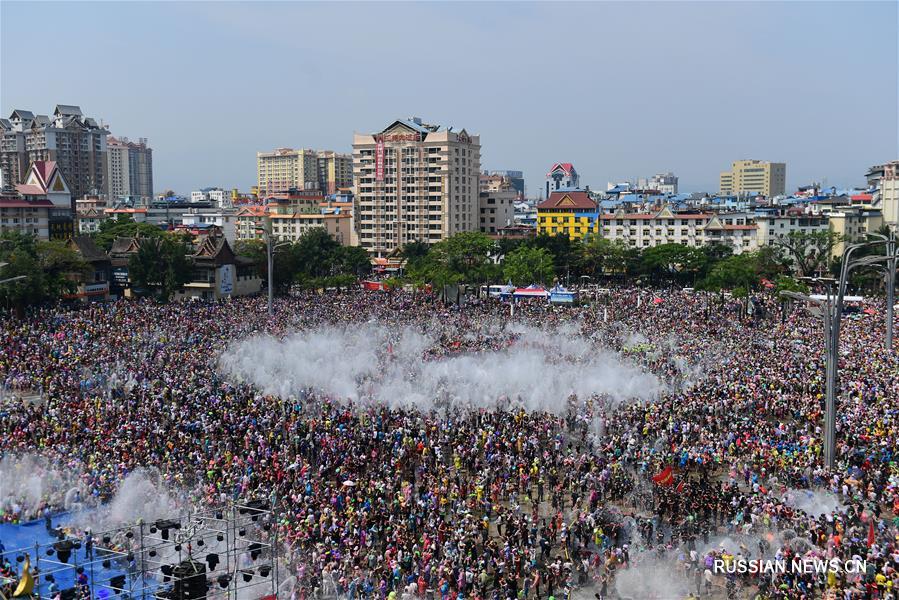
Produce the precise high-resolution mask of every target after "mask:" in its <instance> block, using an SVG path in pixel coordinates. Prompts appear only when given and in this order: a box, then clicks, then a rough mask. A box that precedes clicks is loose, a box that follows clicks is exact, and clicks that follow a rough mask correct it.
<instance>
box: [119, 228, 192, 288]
mask: <svg viewBox="0 0 899 600" xmlns="http://www.w3.org/2000/svg"><path fill="white" fill-rule="evenodd" d="M189 252H190V246H189V244H188V243H187V240H186V239H185V238H184V236H175V235H165V236H160V237H152V238H147V239H145V240H143V241H141V244H140V248H139V249H138V251H137V252H136V253H135V254H133V255H132V256H131V259H130V260H129V262H128V276H129V278H130V279H131V285H132V289H134V290H135V291H139V290H146V291H147V292H149V291H152V292H154V293H155V295H156V297H157V298H158V299H159V300H160V301H161V302H168V301H169V299H170V298H171V297H172V295H173V294H174V293H175V292H177V291H178V290H180V289H181V287H182V286H183V285H184V284H185V283H186V282H187V281H189V280H190V276H191V270H192V268H193V266H192V265H191V262H190V259H189V258H188V256H187V255H188V253H189Z"/></svg>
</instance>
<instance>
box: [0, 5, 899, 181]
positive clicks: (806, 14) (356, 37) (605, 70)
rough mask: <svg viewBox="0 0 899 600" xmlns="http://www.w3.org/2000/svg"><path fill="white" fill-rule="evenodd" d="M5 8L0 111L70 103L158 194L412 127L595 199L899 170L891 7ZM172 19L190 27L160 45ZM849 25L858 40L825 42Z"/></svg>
mask: <svg viewBox="0 0 899 600" xmlns="http://www.w3.org/2000/svg"><path fill="white" fill-rule="evenodd" d="M348 7H352V10H348ZM649 10H651V11H653V12H652V13H649V12H648V11H649ZM0 11H2V17H3V18H2V36H0V37H2V46H0V47H2V63H0V64H2V72H3V76H2V86H0V108H2V114H0V116H3V117H6V116H8V115H9V113H11V112H12V110H14V109H25V110H31V111H33V112H35V113H36V114H38V113H40V114H47V113H49V112H50V111H52V108H53V106H55V105H56V104H73V105H78V106H81V107H82V109H83V110H84V112H85V114H89V115H92V116H94V117H95V118H97V119H98V120H99V119H103V121H104V122H105V123H106V124H107V125H108V127H109V129H110V132H111V133H112V134H113V135H115V136H118V137H130V138H132V139H136V138H141V137H146V138H149V143H150V145H151V146H152V147H153V163H154V187H155V188H156V190H157V191H163V190H165V189H174V190H176V191H177V192H179V193H182V194H184V193H189V192H190V191H191V190H192V189H199V188H201V187H206V186H211V185H214V186H221V187H225V188H232V187H238V188H240V189H241V190H246V189H248V188H249V187H250V186H251V185H254V184H255V183H256V181H255V179H256V153H257V152H265V151H271V150H273V149H275V148H279V147H293V148H323V149H330V150H334V151H337V152H349V151H350V149H351V146H352V140H353V134H354V133H360V134H370V133H372V132H375V131H378V130H379V129H380V128H381V127H383V126H384V124H385V123H388V122H391V121H393V120H394V119H397V118H405V117H410V116H418V117H421V118H422V119H423V120H425V121H426V122H431V123H435V124H440V125H444V126H455V127H457V128H461V127H465V128H466V129H467V131H469V132H470V133H472V134H476V135H480V137H481V140H482V146H483V148H482V155H483V158H482V161H481V167H482V168H483V169H487V170H496V169H516V170H522V171H524V175H525V180H526V183H527V187H528V194H529V195H531V196H534V195H536V194H537V192H538V190H540V189H541V187H542V186H543V181H544V178H545V175H546V172H547V171H548V170H549V168H550V167H551V166H552V165H553V164H554V163H556V162H571V163H573V164H574V165H575V166H576V167H577V169H578V172H579V173H580V174H581V183H582V185H590V186H591V187H592V188H595V189H604V187H605V184H606V182H607V181H621V180H636V179H637V178H639V177H649V176H651V175H653V174H654V173H659V172H666V171H672V172H674V173H675V174H676V175H677V176H678V177H679V178H680V189H681V190H682V191H700V190H701V191H708V192H715V191H716V190H717V187H718V183H717V180H718V174H719V173H720V172H721V171H723V170H726V169H728V168H729V166H730V165H731V163H732V162H733V161H736V160H740V159H750V158H751V159H760V160H766V161H772V162H785V163H786V164H787V182H786V191H787V192H788V193H789V192H791V191H793V190H795V188H796V186H798V185H803V184H808V183H811V182H812V181H818V182H822V183H826V185H828V186H830V185H834V186H837V187H848V186H854V185H863V184H864V171H865V169H866V168H867V167H869V166H870V165H872V164H875V163H880V162H885V161H888V160H891V159H894V158H896V156H897V155H899V150H897V76H896V73H897V68H896V66H897V53H896V38H897V35H896V32H897V19H896V16H897V7H896V4H895V3H886V2H884V3H852V4H848V3H792V4H782V3H770V2H765V3H674V2H671V3H654V4H653V3H648V4H643V3H629V4H622V3H602V4H563V3H559V4H556V3H553V4H538V3H526V4H510V3H500V4H463V5H458V4H349V5H348V4H341V5H338V6H334V5H326V4H317V3H307V4H284V3H264V4H254V5H249V4H244V3H178V4H176V3H171V4H150V3H129V4H110V3H99V4H91V3H71V4H58V3H35V4H25V3H18V2H3V3H2V4H0ZM49 14H53V15H54V18H53V19H46V18H42V16H43V17H46V16H47V15H49ZM650 14H651V15H652V16H651V18H650V16H649V15H650ZM36 18H41V21H42V22H43V23H46V28H47V29H46V31H45V34H46V35H48V36H53V37H54V39H56V40H57V41H58V42H59V43H58V44H53V45H48V46H47V47H41V45H40V44H37V45H35V44H30V43H28V39H29V38H28V36H29V35H31V34H30V33H29V30H28V29H26V28H22V27H18V26H17V24H19V23H26V22H31V21H33V20H34V19H36ZM404 20H408V21H409V22H415V23H429V22H434V23H439V24H440V27H434V28H432V29H431V30H429V29H428V28H427V27H424V34H422V31H421V30H420V31H418V32H417V34H416V36H414V37H410V36H407V35H406V34H398V33H397V32H401V31H402V30H403V27H405V26H401V25H399V24H401V23H402V22H403V21H404ZM674 22H676V23H678V27H677V30H669V29H668V28H669V25H667V23H674ZM173 23H175V24H189V25H190V27H189V28H185V29H183V30H177V31H176V32H175V33H176V35H166V36H160V35H158V34H159V33H160V32H163V31H167V30H169V28H170V27H171V25H172V24H173ZM308 23H339V25H338V26H337V28H336V29H337V31H335V30H334V29H335V28H334V27H331V28H324V27H317V26H312V27H306V26H305V25H306V24H308ZM372 24H374V25H376V26H375V27H372ZM497 24H500V25H501V24H506V25H507V27H505V28H503V27H498V26H497ZM75 25H77V26H75ZM852 31H856V32H862V31H864V33H865V35H859V36H855V37H853V39H852V43H851V44H846V43H839V42H838V40H839V37H840V36H845V35H846V34H847V33H849V32H852ZM560 32H564V35H558V34H559V33H560ZM337 33H339V34H340V35H335V34H337ZM76 36H77V37H76ZM157 40H160V41H159V42H157ZM25 44H29V45H28V48H29V51H28V53H29V61H33V62H34V63H35V64H57V63H58V62H59V61H58V55H57V53H56V49H57V48H59V47H62V46H64V47H66V48H67V56H68V57H69V59H70V60H69V61H67V62H70V63H73V64H78V63H79V61H80V62H82V63H84V64H88V63H91V64H95V65H96V68H95V73H101V74H103V77H105V82H104V85H97V79H96V77H95V76H94V75H92V76H90V77H87V76H85V73H84V71H83V70H81V69H65V68H56V69H55V70H54V73H53V76H52V77H43V78H34V80H30V79H28V78H27V77H26V75H25V73H24V68H23V67H22V66H21V61H20V60H19V59H18V58H16V59H15V62H13V61H14V58H13V57H14V56H21V53H20V52H18V51H16V49H17V48H18V49H20V48H22V47H25ZM110 47H123V48H127V49H128V52H122V53H117V52H109V51H108V49H109V48H110ZM136 67H139V68H136ZM387 74H389V76H387ZM26 81H27V84H26ZM310 85H311V86H315V89H314V90H312V91H310ZM825 178H826V181H822V180H824V179H825Z"/></svg>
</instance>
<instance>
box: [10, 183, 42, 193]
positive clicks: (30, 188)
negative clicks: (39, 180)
mask: <svg viewBox="0 0 899 600" xmlns="http://www.w3.org/2000/svg"><path fill="white" fill-rule="evenodd" d="M16 191H17V192H19V193H20V194H22V195H23V196H45V195H46V194H47V190H45V189H44V188H42V187H41V186H39V185H34V184H28V183H20V184H17V185H16Z"/></svg>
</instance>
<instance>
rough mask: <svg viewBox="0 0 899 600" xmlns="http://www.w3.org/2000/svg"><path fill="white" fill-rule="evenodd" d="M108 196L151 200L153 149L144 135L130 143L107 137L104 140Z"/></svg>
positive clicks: (124, 139) (127, 140) (126, 139)
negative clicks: (107, 173)
mask: <svg viewBox="0 0 899 600" xmlns="http://www.w3.org/2000/svg"><path fill="white" fill-rule="evenodd" d="M106 162H107V166H108V170H109V195H110V197H111V198H113V199H116V198H122V197H126V196H128V197H131V196H133V197H136V198H139V199H140V200H141V202H149V201H150V200H152V199H153V149H152V148H150V147H149V146H147V140H146V138H140V139H139V140H138V141H137V142H132V141H130V140H129V139H128V138H115V137H113V136H109V137H108V138H107V143H106Z"/></svg>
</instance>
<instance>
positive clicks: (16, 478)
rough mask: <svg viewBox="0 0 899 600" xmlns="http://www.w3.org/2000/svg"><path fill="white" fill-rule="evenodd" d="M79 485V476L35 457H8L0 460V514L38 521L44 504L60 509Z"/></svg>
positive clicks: (23, 455) (28, 455)
mask: <svg viewBox="0 0 899 600" xmlns="http://www.w3.org/2000/svg"><path fill="white" fill-rule="evenodd" d="M78 486H79V481H78V473H77V472H72V471H70V470H67V469H63V468H62V467H60V466H57V465H54V464H52V463H51V462H50V461H48V460H47V459H45V458H44V457H42V456H39V455H35V454H22V455H7V456H4V457H3V458H2V459H0V511H3V512H4V513H12V514H14V515H18V518H20V519H21V520H29V519H34V518H37V517H38V516H40V515H39V511H40V509H41V507H42V506H43V505H45V504H50V505H51V506H63V505H64V503H65V502H66V501H67V500H66V499H67V498H68V497H72V500H71V501H72V502H74V497H75V496H77V494H74V493H70V492H71V490H73V489H77V488H78Z"/></svg>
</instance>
